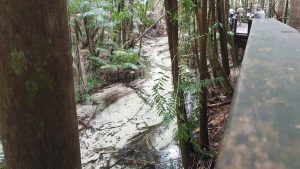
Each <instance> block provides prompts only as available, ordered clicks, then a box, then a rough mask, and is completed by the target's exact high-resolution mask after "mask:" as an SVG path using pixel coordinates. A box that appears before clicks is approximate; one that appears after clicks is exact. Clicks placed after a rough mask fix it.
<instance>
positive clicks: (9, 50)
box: [0, 0, 81, 169]
mask: <svg viewBox="0 0 300 169" xmlns="http://www.w3.org/2000/svg"><path fill="white" fill-rule="evenodd" d="M0 22H1V26H0V44H1V45H0V53H1V57H0V93H1V95H0V117H1V118H0V134H1V138H2V139H3V147H4V153H5V158H6V164H7V169H80V168H81V164H80V150H79V139H78V128H77V118H76V110H75V102H74V87H73V78H72V57H71V53H70V43H69V33H68V20H67V10H66V1H65V0H27V1H26V3H24V1H23V0H15V1H7V0H0Z"/></svg>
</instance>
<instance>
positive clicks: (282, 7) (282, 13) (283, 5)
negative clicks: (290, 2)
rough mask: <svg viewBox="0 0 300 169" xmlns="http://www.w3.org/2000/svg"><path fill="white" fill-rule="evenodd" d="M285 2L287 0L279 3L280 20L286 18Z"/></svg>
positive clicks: (281, 0)
mask: <svg viewBox="0 0 300 169" xmlns="http://www.w3.org/2000/svg"><path fill="white" fill-rule="evenodd" d="M285 2H286V0H279V3H278V8H277V9H278V10H277V11H278V12H277V13H278V15H279V17H280V18H283V17H284V8H285Z"/></svg>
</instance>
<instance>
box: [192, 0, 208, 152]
mask: <svg viewBox="0 0 300 169" xmlns="http://www.w3.org/2000/svg"><path fill="white" fill-rule="evenodd" d="M195 3H196V5H197V8H196V18H197V22H198V32H199V34H200V36H201V39H200V58H199V59H198V60H199V64H198V65H199V68H198V69H199V74H200V80H205V79H208V77H209V74H208V68H207V57H206V54H207V51H206V47H207V44H206V43H207V33H208V24H207V0H203V1H201V2H199V1H198V2H197V1H195ZM199 97H200V98H201V99H200V104H201V112H200V140H199V141H200V147H201V149H209V140H208V127H207V124H208V116H207V88H206V87H204V88H203V91H202V93H199Z"/></svg>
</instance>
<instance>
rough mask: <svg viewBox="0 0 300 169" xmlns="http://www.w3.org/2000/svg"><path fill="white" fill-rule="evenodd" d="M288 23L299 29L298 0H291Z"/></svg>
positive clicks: (299, 6) (299, 9) (299, 5)
mask: <svg viewBox="0 0 300 169" xmlns="http://www.w3.org/2000/svg"><path fill="white" fill-rule="evenodd" d="M289 25H290V26H291V27H293V28H295V29H298V30H299V31H300V1H299V0H291V13H290V22H289Z"/></svg>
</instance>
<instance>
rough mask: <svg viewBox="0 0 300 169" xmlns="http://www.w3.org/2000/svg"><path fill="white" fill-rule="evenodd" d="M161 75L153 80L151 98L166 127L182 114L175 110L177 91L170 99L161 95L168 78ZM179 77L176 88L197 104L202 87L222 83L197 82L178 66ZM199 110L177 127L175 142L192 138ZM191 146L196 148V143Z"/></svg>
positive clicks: (189, 72)
mask: <svg viewBox="0 0 300 169" xmlns="http://www.w3.org/2000/svg"><path fill="white" fill-rule="evenodd" d="M161 74H162V77H161V78H160V79H156V80H155V81H156V84H155V85H154V87H153V96H154V101H155V103H156V108H157V112H158V114H159V115H160V116H162V117H163V124H165V125H167V126H168V125H169V124H170V122H172V121H173V120H174V119H176V117H177V114H179V115H180V114H182V113H180V112H177V110H176V107H177V106H178V105H177V104H178V103H179V99H180V98H178V97H177V91H173V93H172V95H171V96H170V97H166V96H165V95H164V94H163V92H164V91H165V86H164V84H165V83H166V81H168V79H169V77H168V76H166V75H164V74H163V73H161ZM180 77H181V79H180V83H179V86H178V88H179V90H183V91H184V93H185V95H186V96H187V95H191V96H192V97H195V98H197V99H198V101H199V102H200V101H201V98H200V96H201V93H202V92H203V89H204V87H208V86H209V85H211V84H213V83H215V82H218V81H222V79H221V78H218V79H214V80H201V81H200V80H197V79H196V78H195V75H194V74H193V73H192V72H191V71H190V70H189V69H188V68H187V66H186V65H181V66H180ZM198 105H201V104H198ZM201 110H202V108H201V107H200V106H198V107H196V108H195V109H194V110H193V111H192V113H191V114H190V116H189V122H188V123H184V124H182V125H181V126H178V131H177V133H176V135H175V138H176V139H177V140H182V141H187V139H189V138H192V136H191V130H192V129H194V128H196V127H197V126H198V124H199V117H200V113H201ZM180 118H183V117H180ZM192 142H193V140H192ZM193 144H194V146H195V147H197V146H198V145H197V144H196V142H193Z"/></svg>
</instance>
